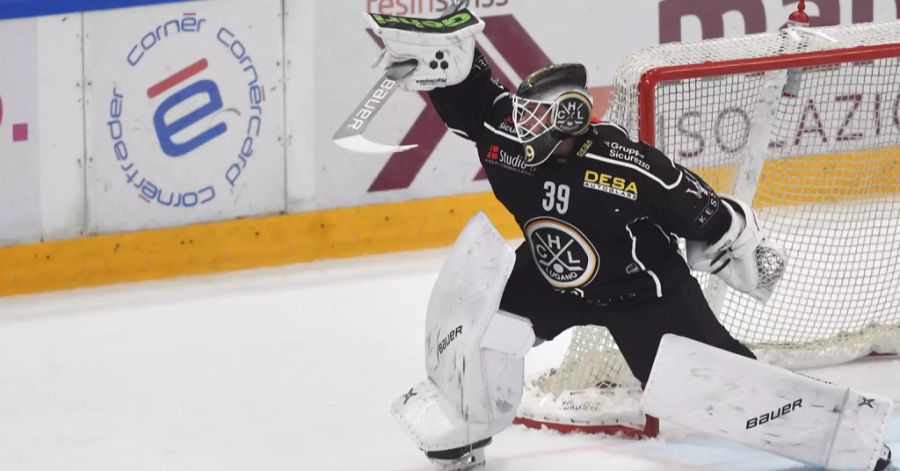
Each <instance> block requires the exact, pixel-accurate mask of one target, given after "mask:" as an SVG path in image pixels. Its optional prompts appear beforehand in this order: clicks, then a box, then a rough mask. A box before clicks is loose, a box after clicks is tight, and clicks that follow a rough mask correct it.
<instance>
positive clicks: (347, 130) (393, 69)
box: [332, 59, 418, 154]
mask: <svg viewBox="0 0 900 471" xmlns="http://www.w3.org/2000/svg"><path fill="white" fill-rule="evenodd" d="M417 64H418V62H417V61H416V60H415V59H413V60H409V61H405V62H396V63H394V64H391V65H390V67H388V69H387V70H386V71H385V73H384V75H382V76H381V78H380V79H378V81H377V82H375V86H374V87H372V89H371V90H369V93H367V94H366V96H365V98H363V100H362V101H361V102H360V103H359V105H357V106H356V108H355V109H354V110H353V113H352V114H351V115H350V116H349V117H348V118H347V120H346V121H344V124H343V125H341V127H340V128H339V129H338V130H337V132H336V133H335V134H334V137H333V138H332V139H333V140H334V143H335V144H337V145H339V146H341V147H343V148H344V149H347V150H352V151H354V152H363V153H370V154H374V153H381V152H403V151H405V150H409V149H412V148H414V147H416V146H417V145H416V144H411V145H405V146H395V145H389V144H380V143H378V142H374V141H371V140H369V139H367V138H366V137H365V136H363V132H364V131H365V130H366V128H367V127H369V123H370V122H372V119H373V118H375V115H376V114H378V112H379V111H381V107H382V106H384V103H385V102H387V101H388V99H389V98H390V97H391V95H393V94H394V92H395V91H396V90H397V80H398V79H401V78H403V77H405V76H407V75H409V74H410V73H411V72H412V71H413V69H415V68H416V65H417Z"/></svg>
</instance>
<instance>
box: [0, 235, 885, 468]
mask: <svg viewBox="0 0 900 471" xmlns="http://www.w3.org/2000/svg"><path fill="white" fill-rule="evenodd" d="M445 254H446V250H429V251H421V252H411V253H405V254H397V255H386V256H375V257H366V258H359V259H352V260H345V261H328V262H319V263H312V264H302V265H293V266H289V267H282V268H275V269H261V270H252V271H245V272H240V273H231V274H225V275H215V276H206V277H192V278H183V279H177V280H170V281H162V282H149V283H140V284H129V285H119V286H110V287H103V288H96V289H84V290H74V291H68V292H59V293H50V294H40V295H30V296H18V297H9V298H0V469H2V470H14V471H29V470H41V471H45V470H54V471H59V470H66V471H70V470H71V471H76V470H78V471H80V470H85V471H87V470H91V471H98V470H116V471H121V470H128V471H141V470H153V471H159V470H185V471H201V470H217V471H238V470H240V471H245V470H267V471H268V470H313V471H317V470H347V471H351V470H352V471H357V470H367V471H368V470H414V469H422V470H424V469H427V461H426V460H425V458H424V456H423V455H422V454H421V453H420V452H419V451H418V450H416V449H415V447H414V446H413V445H412V443H411V442H410V441H408V440H407V438H406V437H405V436H404V435H403V434H402V432H401V429H400V427H399V426H397V425H396V424H395V423H394V421H393V418H392V417H391V415H390V413H389V412H388V407H389V405H390V403H391V401H392V400H393V399H394V398H395V397H396V396H398V395H399V394H401V393H403V392H405V391H406V390H407V389H408V388H409V387H410V386H412V385H413V384H414V383H416V382H417V381H419V380H421V379H422V378H423V377H424V366H423V365H424V361H423V358H422V357H423V354H422V350H423V344H424V341H423V338H422V335H423V334H422V330H423V328H424V309H425V305H426V303H427V299H428V294H429V290H430V287H431V284H432V283H433V282H434V280H435V279H436V277H437V272H438V270H439V269H440V265H441V263H442V261H443V257H444V256H445ZM567 342H568V336H567V335H565V334H564V335H563V336H562V337H561V338H559V339H557V340H556V341H553V342H548V343H546V344H544V345H542V346H540V347H538V348H537V349H535V350H533V351H532V353H531V354H529V357H528V359H527V364H526V368H527V370H528V371H529V372H532V373H534V372H538V371H542V370H543V369H545V368H547V367H549V366H554V365H557V364H558V363H559V359H560V357H561V356H562V354H563V352H564V351H565V348H566V347H567ZM898 372H900V360H895V359H887V360H877V361H868V362H863V363H856V364H853V365H847V366H843V367H837V368H829V369H825V370H818V371H816V372H814V374H817V375H819V376H822V377H826V378H828V379H831V380H833V381H836V382H844V383H847V384H853V385H855V386H856V387H857V388H859V389H862V390H864V391H869V392H877V393H881V394H883V395H887V396H889V397H892V398H894V399H895V400H896V399H898V398H900V374H898ZM898 419H900V417H897V416H896V415H895V419H894V422H893V423H892V425H891V428H890V431H889V436H888V439H889V442H890V444H891V445H892V446H893V448H894V450H895V451H900V425H898V422H900V420H898ZM662 427H663V430H662V434H661V436H660V438H657V439H653V440H644V441H633V440H626V439H617V438H608V437H593V436H561V435H558V434H556V433H555V432H549V431H535V430H528V429H525V428H523V427H519V426H516V427H513V428H511V429H509V430H507V431H505V432H504V433H502V434H501V435H499V436H498V437H496V439H495V442H494V444H493V445H492V446H491V447H490V448H489V449H488V452H487V454H488V466H487V468H486V470H487V471H492V470H523V471H528V470H535V471H536V470H542V471H543V470H567V471H578V470H592V471H597V470H608V471H631V470H650V469H665V470H731V471H734V470H738V471H740V470H799V469H806V468H804V467H803V466H802V465H799V464H797V463H794V462H791V461H789V460H786V459H782V458H778V457H774V456H772V455H769V454H766V453H763V452H757V451H754V450H751V449H749V448H746V447H743V446H740V445H736V444H731V443H729V442H726V441H724V440H719V439H715V438H709V437H705V436H703V435H700V434H697V433H694V432H689V431H686V430H683V429H678V428H675V427H673V426H668V425H667V424H663V425H662Z"/></svg>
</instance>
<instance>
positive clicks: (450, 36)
mask: <svg viewBox="0 0 900 471" xmlns="http://www.w3.org/2000/svg"><path fill="white" fill-rule="evenodd" d="M369 20H370V22H371V24H372V29H373V31H375V34H377V35H378V36H380V37H381V39H382V40H384V47H385V49H387V52H388V54H387V56H386V60H387V61H388V62H389V63H396V62H403V61H407V60H410V59H413V60H415V61H416V62H418V65H417V66H416V68H415V69H414V70H413V71H412V73H411V74H409V75H407V76H405V77H402V78H399V79H398V80H397V82H398V83H399V84H400V87H401V88H402V89H404V90H408V91H427V90H433V89H435V88H437V87H446V86H450V85H455V84H457V83H459V82H462V81H463V80H465V78H466V77H467V76H468V75H469V71H470V70H471V69H472V61H473V60H474V57H475V55H474V53H475V36H476V35H477V34H478V33H480V32H481V31H482V30H484V26H485V25H484V22H483V21H481V20H480V19H479V18H478V17H477V16H475V14H474V13H472V12H470V11H469V10H466V9H463V10H460V11H457V12H455V13H453V14H450V15H448V16H445V17H442V18H438V19H435V20H430V19H424V18H408V17H400V16H390V15H379V14H374V13H373V14H370V15H369Z"/></svg>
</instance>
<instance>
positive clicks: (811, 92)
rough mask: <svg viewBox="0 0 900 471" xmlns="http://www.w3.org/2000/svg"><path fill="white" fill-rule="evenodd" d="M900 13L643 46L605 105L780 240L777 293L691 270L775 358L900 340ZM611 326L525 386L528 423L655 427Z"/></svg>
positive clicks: (721, 311)
mask: <svg viewBox="0 0 900 471" xmlns="http://www.w3.org/2000/svg"><path fill="white" fill-rule="evenodd" d="M898 41H900V21H893V22H887V23H880V24H861V25H852V26H834V27H826V28H815V29H807V28H790V29H787V30H782V31H779V32H775V33H762V34H755V35H747V36H743V37H738V38H727V39H716V40H707V41H701V42H697V43H672V44H665V45H661V46H657V47H652V48H649V49H645V50H641V51H638V52H636V53H634V54H632V55H630V56H629V57H627V58H626V59H625V60H624V61H623V63H622V64H621V65H620V66H619V68H618V70H617V73H616V78H615V83H614V87H613V93H612V97H611V100H610V105H609V112H608V116H607V119H608V121H610V122H613V123H616V124H618V125H620V126H622V127H623V128H625V129H626V130H627V131H628V133H629V135H630V136H640V138H641V139H642V140H643V141H646V142H648V143H649V144H651V145H654V146H656V147H658V148H659V149H661V150H662V151H663V152H664V153H666V154H667V155H668V156H670V157H671V158H673V159H674V160H675V161H676V162H679V163H681V164H682V165H685V166H686V167H689V168H691V169H692V170H694V171H695V172H697V173H698V174H700V175H701V176H702V177H703V178H704V179H705V180H707V181H708V182H709V183H710V184H711V185H712V186H713V188H714V189H715V190H716V191H718V192H721V193H725V194H733V195H735V196H737V197H739V198H742V199H743V200H744V201H748V202H750V201H752V205H753V207H754V209H755V210H756V211H757V213H758V215H759V219H760V224H761V225H762V227H763V229H764V230H765V231H766V232H767V233H768V234H769V236H770V237H771V238H772V239H774V240H776V241H778V242H781V243H782V244H784V246H785V248H786V250H787V252H788V257H789V263H788V267H787V271H786V273H785V275H784V278H783V279H782V281H781V283H780V284H779V286H778V288H777V289H776V291H775V294H774V295H773V296H772V298H771V299H770V300H769V301H768V303H767V304H766V305H762V304H759V303H758V302H756V301H754V300H753V299H752V298H750V297H749V296H747V295H745V294H743V293H739V292H736V291H734V290H731V289H730V288H727V287H725V286H724V285H723V284H721V282H719V281H718V279H716V278H715V277H709V276H706V275H705V274H699V273H695V276H697V278H698V280H699V281H700V283H701V286H703V287H704V293H705V295H706V297H707V299H708V300H709V302H710V305H711V306H712V308H713V310H714V311H715V312H716V314H717V316H718V317H719V320H720V322H722V324H723V325H724V326H725V327H726V328H728V330H729V331H730V332H731V333H732V335H734V336H735V337H736V338H737V339H739V340H741V341H742V342H744V343H745V344H746V345H747V346H749V347H750V348H751V349H752V350H753V351H754V352H755V353H756V354H757V356H758V357H759V358H760V359H761V360H763V361H766V362H769V363H772V364H776V365H779V366H783V367H786V368H791V369H801V368H811V367H817V366H826V365H834V364H839V363H844V362H848V361H851V360H853V359H856V358H860V357H863V356H866V355H869V354H872V353H888V354H896V353H897V350H898V347H900V294H898V293H900V42H898ZM639 397H640V385H639V384H638V382H637V380H636V379H635V378H634V377H633V376H632V375H631V374H630V372H629V370H628V368H627V366H626V365H625V363H624V360H623V359H622V356H621V354H620V353H619V351H618V348H617V346H616V345H615V342H614V341H613V339H612V338H611V336H610V335H609V332H608V331H607V330H606V329H605V328H601V327H594V326H588V327H578V328H576V329H575V331H574V333H573V335H572V340H571V344H570V346H569V348H568V351H567V352H566V354H565V356H564V357H563V360H562V363H561V364H560V366H559V367H557V368H553V369H551V370H550V371H548V372H546V373H544V374H542V375H541V376H539V377H537V378H535V379H533V380H531V381H529V382H528V384H527V385H526V393H525V397H524V399H523V401H522V405H521V407H520V410H519V417H518V418H517V422H518V423H523V424H525V425H528V426H532V427H539V426H547V427H550V428H554V429H557V430H560V431H563V432H568V431H581V432H589V433H597V432H604V433H615V432H625V433H626V434H630V435H650V436H652V435H655V434H656V433H657V427H658V425H657V423H656V421H655V419H652V418H650V419H648V420H647V421H646V422H644V417H643V415H640V414H639V413H637V403H638V401H639Z"/></svg>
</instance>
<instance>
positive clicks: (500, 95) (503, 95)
mask: <svg viewBox="0 0 900 471" xmlns="http://www.w3.org/2000/svg"><path fill="white" fill-rule="evenodd" d="M507 96H509V92H503V93H501V94H499V95H497V98H494V102H493V103H491V106H493V105H496V104H497V102H498V101H500V100H502V99H503V97H507Z"/></svg>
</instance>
